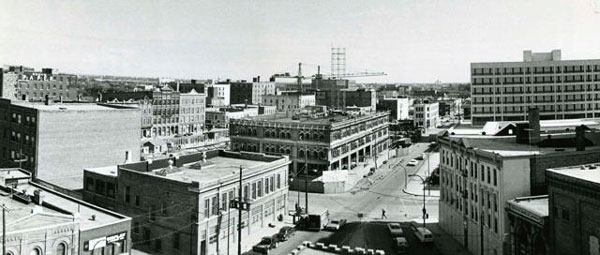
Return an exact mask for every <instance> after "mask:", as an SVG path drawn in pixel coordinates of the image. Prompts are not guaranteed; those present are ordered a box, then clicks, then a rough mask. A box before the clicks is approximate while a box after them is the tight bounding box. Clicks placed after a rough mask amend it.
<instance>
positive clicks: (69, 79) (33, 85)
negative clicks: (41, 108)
mask: <svg viewBox="0 0 600 255" xmlns="http://www.w3.org/2000/svg"><path fill="white" fill-rule="evenodd" d="M7 71H8V72H7V73H5V75H6V76H7V77H10V78H11V80H10V81H7V82H6V83H4V82H3V85H2V87H3V88H2V89H1V90H2V91H5V90H6V92H7V93H6V97H5V96H4V95H3V96H2V97H4V98H8V99H18V100H23V99H26V100H35V101H41V100H44V99H45V97H46V96H48V97H49V98H51V99H55V100H61V99H62V100H67V101H75V100H78V99H79V97H80V93H79V90H78V87H77V76H76V75H72V74H61V73H57V72H58V70H57V69H51V68H42V70H41V71H34V70H33V69H32V68H25V67H15V66H12V67H9V69H8V70H7ZM14 75H16V79H17V81H16V83H14V82H13V81H12V79H13V78H12V76H14ZM10 91H12V92H13V93H14V95H13V94H11V93H10ZM3 94H4V93H3Z"/></svg>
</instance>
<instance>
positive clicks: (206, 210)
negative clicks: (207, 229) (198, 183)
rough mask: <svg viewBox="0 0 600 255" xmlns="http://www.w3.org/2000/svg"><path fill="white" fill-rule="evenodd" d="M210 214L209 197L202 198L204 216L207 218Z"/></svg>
mask: <svg viewBox="0 0 600 255" xmlns="http://www.w3.org/2000/svg"><path fill="white" fill-rule="evenodd" d="M209 216H210V199H205V200H204V217H205V218H208V217H209Z"/></svg>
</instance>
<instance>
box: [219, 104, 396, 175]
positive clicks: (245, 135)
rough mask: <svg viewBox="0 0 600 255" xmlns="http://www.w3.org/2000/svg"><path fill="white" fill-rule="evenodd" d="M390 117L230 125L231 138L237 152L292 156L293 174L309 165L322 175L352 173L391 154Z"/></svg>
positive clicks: (274, 119) (243, 121)
mask: <svg viewBox="0 0 600 255" xmlns="http://www.w3.org/2000/svg"><path fill="white" fill-rule="evenodd" d="M388 115H389V113H387V112H385V113H373V114H370V115H363V116H358V117H348V116H331V117H317V118H312V117H301V116H296V117H287V116H286V115H281V116H266V117H264V118H263V117H258V118H245V119H235V120H231V123H230V124H229V134H230V139H231V148H232V150H234V151H250V152H259V153H266V154H270V155H288V156H289V157H290V159H291V160H292V161H293V163H292V166H291V169H290V170H291V171H292V173H295V174H298V173H299V169H302V166H303V165H304V164H306V165H307V166H308V169H310V170H316V171H315V172H313V173H311V175H315V174H316V175H317V176H319V175H321V173H322V172H323V171H328V170H337V169H340V170H341V169H351V168H353V167H354V166H356V165H357V164H358V162H364V161H365V160H366V159H367V158H370V157H376V154H379V153H381V152H384V151H387V149H388V143H389V136H388V124H389V122H388Z"/></svg>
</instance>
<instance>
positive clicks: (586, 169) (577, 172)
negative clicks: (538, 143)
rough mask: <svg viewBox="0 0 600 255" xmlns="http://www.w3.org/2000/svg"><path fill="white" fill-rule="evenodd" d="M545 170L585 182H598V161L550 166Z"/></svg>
mask: <svg viewBox="0 0 600 255" xmlns="http://www.w3.org/2000/svg"><path fill="white" fill-rule="evenodd" d="M547 171H549V172H552V173H555V174H558V175H564V176H568V177H572V178H575V179H580V180H583V181H585V182H590V183H595V184H600V163H595V164H587V165H577V166H568V167H560V168H550V169H548V170H547Z"/></svg>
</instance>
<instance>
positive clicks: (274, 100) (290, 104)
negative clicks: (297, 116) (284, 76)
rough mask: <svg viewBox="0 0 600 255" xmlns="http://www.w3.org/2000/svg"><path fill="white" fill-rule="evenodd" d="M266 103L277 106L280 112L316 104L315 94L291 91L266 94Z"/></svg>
mask: <svg viewBox="0 0 600 255" xmlns="http://www.w3.org/2000/svg"><path fill="white" fill-rule="evenodd" d="M262 103H263V104H264V105H268V106H275V107H276V109H277V111H279V112H293V111H296V110H298V109H302V108H304V107H305V106H308V105H316V99H315V95H314V94H313V95H303V94H300V93H289V94H283V95H264V96H263V102H262Z"/></svg>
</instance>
